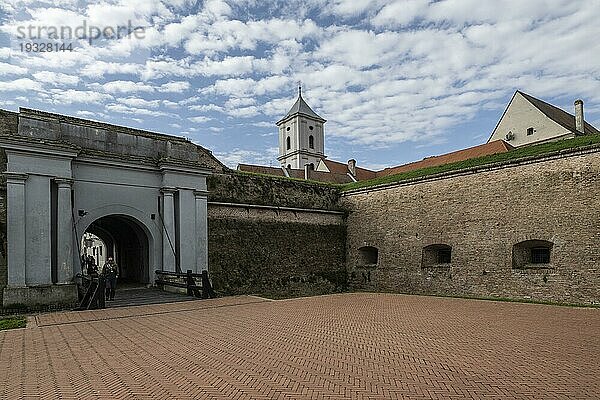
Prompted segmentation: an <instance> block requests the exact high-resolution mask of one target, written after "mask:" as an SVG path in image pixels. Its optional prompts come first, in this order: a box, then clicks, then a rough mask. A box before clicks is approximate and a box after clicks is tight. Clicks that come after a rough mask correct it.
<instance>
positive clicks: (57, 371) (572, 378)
mask: <svg viewBox="0 0 600 400" xmlns="http://www.w3.org/2000/svg"><path fill="white" fill-rule="evenodd" d="M241 300H242V301H240V299H237V300H236V301H232V300H231V299H216V300H207V301H191V302H185V303H177V304H175V305H173V304H171V305H161V306H141V307H133V308H130V309H111V310H104V311H103V312H102V313H101V314H98V313H96V312H93V311H90V312H83V313H80V314H75V313H70V314H57V315H55V316H54V317H53V318H48V317H47V316H40V317H38V318H37V321H38V322H39V326H37V327H35V324H33V323H32V324H30V325H29V326H30V327H28V328H26V329H19V330H13V331H4V332H0V382H2V385H0V398H2V399H31V398H41V399H59V398H60V399H190V398H195V399H343V398H348V399H482V398H487V399H594V398H599V397H600V381H599V380H598V379H597V378H598V374H600V364H599V363H598V357H599V356H600V342H599V341H598V340H597V332H598V330H599V329H600V314H599V313H598V310H595V309H581V308H568V307H555V306H542V305H531V304H514V303H496V302H488V301H475V300H463V299H444V298H433V297H418V296H404V295H388V294H353V295H349V294H348V295H334V296H325V297H313V298H304V299H296V300H287V301H274V302H269V301H262V302H261V301H260V300H259V299H256V298H245V299H244V298H242V299H241ZM243 300H245V301H243ZM194 306H195V307H194ZM161 311H162V312H161ZM65 315H77V316H80V317H78V318H76V319H75V320H73V319H70V318H68V317H65Z"/></svg>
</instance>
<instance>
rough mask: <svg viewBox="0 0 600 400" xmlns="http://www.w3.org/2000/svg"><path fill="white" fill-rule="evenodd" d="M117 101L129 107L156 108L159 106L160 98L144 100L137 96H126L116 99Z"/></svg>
mask: <svg viewBox="0 0 600 400" xmlns="http://www.w3.org/2000/svg"><path fill="white" fill-rule="evenodd" d="M117 101H118V102H119V103H122V104H125V105H126V106H129V107H138V108H158V107H160V100H145V99H140V98H137V97H127V98H119V99H117Z"/></svg>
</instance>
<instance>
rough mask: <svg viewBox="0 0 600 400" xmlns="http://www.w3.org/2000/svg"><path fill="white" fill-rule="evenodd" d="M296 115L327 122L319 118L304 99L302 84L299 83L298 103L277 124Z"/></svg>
mask: <svg viewBox="0 0 600 400" xmlns="http://www.w3.org/2000/svg"><path fill="white" fill-rule="evenodd" d="M296 114H302V115H305V116H307V117H312V118H314V119H316V120H320V121H321V122H325V120H324V119H323V118H321V117H320V116H318V115H317V113H315V112H314V111H313V110H312V109H311V108H310V107H309V106H308V104H306V102H305V101H304V99H303V98H302V82H298V99H297V100H296V103H294V105H293V106H292V108H291V109H290V111H288V113H287V114H286V116H285V117H283V118H282V119H280V120H279V121H278V122H277V123H278V124H279V123H280V122H282V121H284V120H286V119H287V118H289V117H291V116H293V115H296Z"/></svg>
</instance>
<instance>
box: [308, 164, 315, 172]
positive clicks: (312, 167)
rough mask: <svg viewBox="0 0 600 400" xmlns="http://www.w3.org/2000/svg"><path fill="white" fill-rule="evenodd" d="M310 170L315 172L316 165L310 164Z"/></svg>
mask: <svg viewBox="0 0 600 400" xmlns="http://www.w3.org/2000/svg"><path fill="white" fill-rule="evenodd" d="M308 169H310V170H311V171H314V170H315V164H313V163H310V164H308Z"/></svg>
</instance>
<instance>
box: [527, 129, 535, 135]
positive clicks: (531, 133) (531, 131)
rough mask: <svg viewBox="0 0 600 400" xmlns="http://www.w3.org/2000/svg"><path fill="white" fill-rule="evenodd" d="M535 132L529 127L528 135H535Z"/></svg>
mask: <svg viewBox="0 0 600 400" xmlns="http://www.w3.org/2000/svg"><path fill="white" fill-rule="evenodd" d="M533 132H534V130H533V128H527V136H531V135H533Z"/></svg>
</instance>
